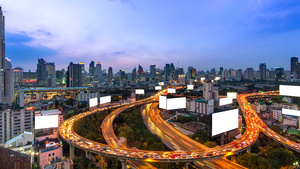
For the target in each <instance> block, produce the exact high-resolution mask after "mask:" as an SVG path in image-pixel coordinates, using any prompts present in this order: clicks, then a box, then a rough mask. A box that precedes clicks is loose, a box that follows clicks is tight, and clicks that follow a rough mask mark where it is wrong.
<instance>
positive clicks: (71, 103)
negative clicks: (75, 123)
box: [65, 98, 76, 106]
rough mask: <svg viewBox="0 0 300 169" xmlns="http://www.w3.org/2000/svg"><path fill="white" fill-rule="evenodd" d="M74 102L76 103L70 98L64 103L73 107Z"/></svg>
mask: <svg viewBox="0 0 300 169" xmlns="http://www.w3.org/2000/svg"><path fill="white" fill-rule="evenodd" d="M75 101H76V100H75V99H72V98H70V99H68V100H67V101H66V102H65V103H66V104H67V105H71V106H74V104H75Z"/></svg>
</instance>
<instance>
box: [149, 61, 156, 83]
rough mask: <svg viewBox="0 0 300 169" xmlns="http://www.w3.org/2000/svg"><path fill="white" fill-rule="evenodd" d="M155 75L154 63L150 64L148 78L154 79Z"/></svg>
mask: <svg viewBox="0 0 300 169" xmlns="http://www.w3.org/2000/svg"><path fill="white" fill-rule="evenodd" d="M155 75H156V65H150V80H151V81H154V80H155Z"/></svg>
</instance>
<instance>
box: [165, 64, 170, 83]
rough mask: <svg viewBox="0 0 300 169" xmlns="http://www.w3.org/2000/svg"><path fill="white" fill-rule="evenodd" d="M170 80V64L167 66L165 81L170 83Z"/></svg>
mask: <svg viewBox="0 0 300 169" xmlns="http://www.w3.org/2000/svg"><path fill="white" fill-rule="evenodd" d="M169 78H170V64H166V66H165V81H169Z"/></svg>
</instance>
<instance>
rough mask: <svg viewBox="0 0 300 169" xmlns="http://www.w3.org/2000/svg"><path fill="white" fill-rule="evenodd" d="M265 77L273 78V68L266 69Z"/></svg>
mask: <svg viewBox="0 0 300 169" xmlns="http://www.w3.org/2000/svg"><path fill="white" fill-rule="evenodd" d="M267 77H268V78H267V79H269V80H275V69H274V68H271V69H267Z"/></svg>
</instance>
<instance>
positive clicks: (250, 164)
mask: <svg viewBox="0 0 300 169" xmlns="http://www.w3.org/2000/svg"><path fill="white" fill-rule="evenodd" d="M236 162H237V163H238V164H241V165H243V166H245V167H247V168H249V169H271V168H272V166H271V163H270V162H269V161H268V160H267V159H264V158H262V157H260V156H258V155H257V154H253V153H245V154H243V155H240V156H238V157H237V160H236Z"/></svg>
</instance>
